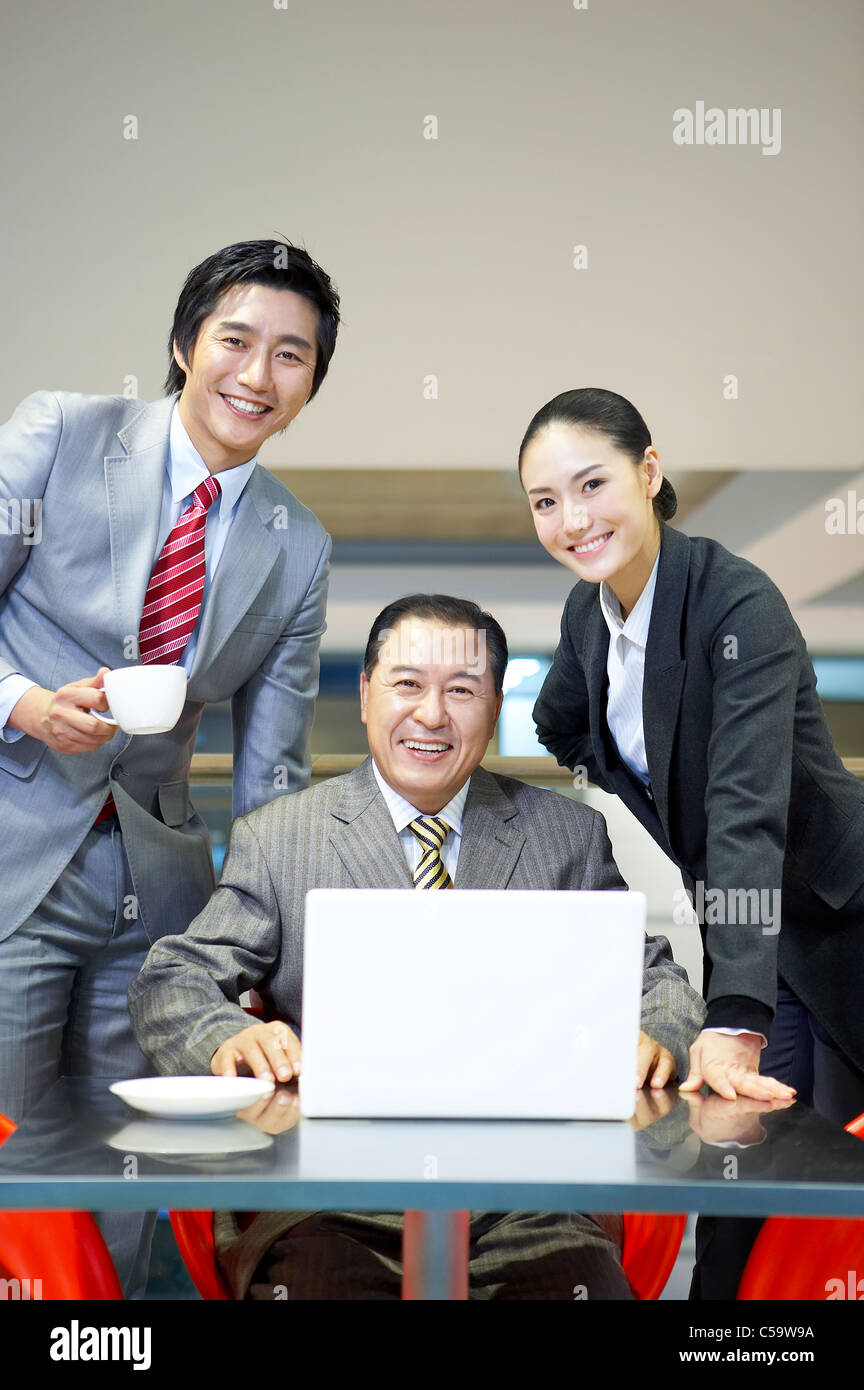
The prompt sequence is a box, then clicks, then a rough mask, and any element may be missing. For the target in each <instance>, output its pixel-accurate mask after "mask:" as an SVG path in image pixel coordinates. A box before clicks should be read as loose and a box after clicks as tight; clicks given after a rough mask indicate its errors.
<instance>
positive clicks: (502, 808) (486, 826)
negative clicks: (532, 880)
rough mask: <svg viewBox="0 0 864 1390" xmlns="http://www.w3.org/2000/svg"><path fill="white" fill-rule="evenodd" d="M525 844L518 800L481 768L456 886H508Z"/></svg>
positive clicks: (465, 824) (473, 789)
mask: <svg viewBox="0 0 864 1390" xmlns="http://www.w3.org/2000/svg"><path fill="white" fill-rule="evenodd" d="M524 844H525V835H524V833H523V831H522V830H521V828H520V824H519V812H518V810H517V807H516V805H515V803H514V802H513V801H512V799H511V798H510V797H509V796H508V795H507V793H506V792H505V791H504V790H503V788H502V787H501V786H500V784H499V783H498V782H496V780H495V778H494V777H493V776H492V775H491V773H488V772H487V771H486V770H485V768H482V767H478V768H477V769H476V771H475V772H474V773H473V774H472V777H471V785H470V787H469V789H468V799H467V801H466V802H465V816H464V819H463V821H462V844H461V846H460V849H459V863H458V864H457V866H456V878H455V880H454V883H453V887H454V888H506V887H507V885H508V884H509V882H510V879H511V878H512V876H513V870H514V869H515V868H516V863H517V861H518V859H519V855H520V854H521V853H522V846H523V845H524Z"/></svg>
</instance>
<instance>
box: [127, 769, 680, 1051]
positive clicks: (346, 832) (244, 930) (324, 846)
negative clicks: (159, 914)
mask: <svg viewBox="0 0 864 1390" xmlns="http://www.w3.org/2000/svg"><path fill="white" fill-rule="evenodd" d="M411 886H412V882H411V875H410V873H409V871H408V866H407V863H406V860H405V855H404V852H403V849H402V845H401V843H400V841H399V837H398V835H397V834H396V831H395V829H394V826H393V821H392V819H391V816H390V812H389V811H388V809H387V804H386V802H385V801H384V798H383V796H382V795H381V792H380V790H379V788H378V784H377V782H376V780H375V776H374V773H373V771H372V762H371V759H367V760H366V761H365V762H364V763H363V764H361V766H360V767H359V768H357V769H356V771H354V772H351V773H349V774H348V775H347V776H345V777H336V778H334V779H333V780H332V781H330V782H324V783H322V784H321V785H319V786H316V787H312V788H311V789H310V790H308V791H304V792H300V793H298V794H297V795H296V796H290V797H284V798H281V799H280V800H278V801H274V802H272V803H271V804H270V805H269V806H263V807H261V808H260V810H257V811H254V812H253V813H252V814H251V815H249V816H245V817H244V818H243V819H242V820H239V821H237V822H236V823H235V825H234V827H233V829H232V832H231V844H230V848H229V853H228V856H227V858H226V861H225V867H224V870H223V874H222V881H221V883H220V885H219V887H218V888H217V889H216V892H215V893H214V895H213V897H212V898H211V899H210V902H209V903H208V904H207V906H206V908H205V909H204V911H203V912H202V913H201V915H200V916H199V917H198V918H196V920H195V921H194V922H193V923H192V924H191V926H190V927H189V929H188V930H187V931H186V932H185V933H184V934H183V935H182V936H172V937H165V938H163V939H162V940H161V941H159V942H158V943H157V944H156V945H155V946H154V947H153V948H152V949H151V951H150V954H149V955H148V957H147V960H146V962H145V964H144V967H143V969H142V971H141V973H140V975H139V976H138V977H137V979H136V980H134V981H133V982H132V986H131V988H130V991H129V1002H130V1006H131V1011H132V1022H133V1025H134V1027H135V1032H136V1034H137V1036H138V1040H139V1042H140V1044H141V1047H142V1048H143V1050H144V1052H146V1053H147V1055H148V1056H149V1057H150V1059H151V1060H152V1061H153V1063H154V1064H155V1066H156V1067H157V1068H158V1070H159V1071H160V1072H162V1073H166V1074H171V1073H181V1074H182V1073H197V1072H204V1073H208V1072H209V1070H210V1059H211V1057H212V1056H213V1053H214V1052H215V1051H216V1049H217V1047H219V1045H220V1044H221V1043H223V1042H224V1041H225V1040H226V1038H229V1037H231V1036H232V1035H233V1034H234V1033H237V1032H239V1031H240V1030H241V1029H243V1028H246V1027H248V1025H249V1018H248V1015H247V1014H245V1013H244V1012H243V1010H242V1009H241V1007H240V1004H239V999H240V995H241V994H242V993H243V992H244V991H245V990H247V989H256V990H258V992H259V993H260V994H261V995H262V997H263V998H264V1001H265V1016H266V1017H280V1018H283V1019H284V1020H285V1021H286V1022H287V1023H289V1024H290V1026H291V1027H292V1028H293V1029H295V1031H296V1032H298V1033H299V1032H300V1023H301V1017H300V1009H301V992H302V964H303V915H304V907H305V898H306V893H307V892H308V890H309V889H310V888H411ZM625 886H626V885H625V884H624V882H623V880H622V878H621V876H620V874H619V873H618V870H617V868H616V866H615V861H614V860H613V858H612V849H611V846H610V844H609V839H608V836H607V834H606V826H605V822H604V820H603V817H602V816H601V815H600V814H599V812H597V811H593V810H591V809H590V808H589V807H587V806H582V805H580V804H578V803H577V802H574V801H570V800H568V799H567V798H566V797H563V796H560V795H559V794H558V793H557V792H550V791H543V790H540V789H539V788H537V787H529V786H527V785H526V784H525V783H524V782H516V781H514V780H513V779H512V778H509V777H497V776H493V775H492V774H490V773H488V772H486V771H485V770H484V769H483V768H478V769H477V771H476V772H475V773H474V774H473V776H472V778H471V785H470V789H469V793H468V798H467V801H466V805H465V817H464V821H463V825H462V844H461V848H460V851H459V864H458V868H457V872H456V878H455V881H454V884H453V887H454V889H455V890H457V891H458V890H460V889H469V890H470V889H478V888H523V889H525V888H546V889H574V888H585V889H588V888H592V889H605V888H612V889H614V888H623V887H625ZM526 950H530V940H529V941H528V942H526ZM703 1014H704V1005H703V1003H702V1000H701V999H700V998H699V995H698V994H697V993H696V992H695V990H693V989H691V988H690V986H689V985H688V984H687V976H686V974H685V972H684V971H683V970H682V969H681V967H680V966H677V965H676V964H675V963H674V961H673V959H672V955H671V952H670V950H669V943H668V942H667V941H666V940H665V938H664V937H653V938H651V937H648V938H646V944H645V972H644V980H643V1002H642V1027H643V1028H644V1030H645V1031H646V1032H647V1033H650V1034H651V1036H652V1037H653V1038H655V1039H656V1040H657V1041H658V1042H660V1043H662V1044H663V1046H664V1047H667V1048H668V1049H669V1051H670V1052H671V1053H672V1054H673V1056H674V1057H675V1060H676V1062H677V1064H678V1070H679V1073H680V1074H681V1075H682V1076H684V1075H686V1073H687V1051H688V1048H689V1046H690V1043H691V1042H692V1041H693V1039H694V1038H695V1036H696V1034H697V1032H698V1031H699V1029H700V1027H701V1024H702V1017H703Z"/></svg>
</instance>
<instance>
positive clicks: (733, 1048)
mask: <svg viewBox="0 0 864 1390" xmlns="http://www.w3.org/2000/svg"><path fill="white" fill-rule="evenodd" d="M761 1051H762V1037H761V1035H760V1034H759V1033H739V1034H737V1035H733V1034H729V1033H715V1032H712V1031H711V1030H710V1029H708V1030H707V1031H705V1032H702V1033H700V1034H699V1036H698V1038H697V1039H696V1041H695V1042H694V1044H693V1046H692V1047H691V1049H690V1073H689V1075H688V1077H687V1080H686V1081H685V1082H684V1083H683V1085H682V1086H681V1087H680V1089H681V1090H682V1091H685V1092H687V1091H698V1090H699V1088H700V1087H701V1086H702V1085H703V1084H707V1085H708V1086H710V1087H711V1089H712V1091H716V1092H717V1094H718V1095H719V1096H722V1097H723V1098H724V1100H735V1098H736V1096H750V1097H751V1098H752V1099H753V1100H793V1099H794V1097H795V1091H794V1089H793V1088H792V1087H791V1086H785V1085H784V1084H783V1082H782V1081H775V1079H774V1077H773V1076H760V1074H759V1056H760V1053H761Z"/></svg>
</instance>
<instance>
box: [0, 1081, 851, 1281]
mask: <svg viewBox="0 0 864 1390" xmlns="http://www.w3.org/2000/svg"><path fill="white" fill-rule="evenodd" d="M109 1084H110V1081H109V1080H101V1079H97V1080H93V1079H86V1080H85V1079H71V1078H65V1079H63V1080H61V1081H59V1082H58V1083H57V1084H56V1085H55V1086H54V1087H53V1088H52V1090H51V1091H50V1092H49V1093H48V1094H47V1095H46V1097H45V1098H44V1099H43V1101H42V1102H41V1103H40V1104H39V1105H38V1106H37V1107H36V1108H35V1109H34V1110H33V1111H32V1113H31V1114H30V1115H28V1116H27V1118H26V1119H25V1120H24V1121H23V1122H22V1124H21V1125H20V1126H19V1128H18V1129H17V1131H16V1132H15V1133H14V1134H13V1135H11V1137H10V1138H9V1139H8V1140H7V1141H6V1143H5V1144H3V1146H2V1147H0V1208H15V1207H19V1208H26V1207H31V1208H73V1209H82V1210H100V1211H106V1210H132V1211H141V1210H145V1209H151V1210H152V1209H156V1208H159V1207H169V1208H175V1209H179V1210H183V1209H186V1210H195V1209H201V1208H205V1209H214V1208H228V1209H233V1210H238V1211H239V1210H244V1211H249V1210H253V1211H264V1210H267V1211H280V1210H286V1211H295V1212H296V1211H309V1212H314V1211H324V1210H339V1211H352V1210H356V1211H400V1212H406V1213H408V1214H409V1215H408V1217H407V1219H406V1224H405V1235H404V1265H405V1270H406V1278H409V1277H410V1280H411V1284H412V1290H413V1292H412V1294H411V1296H413V1297H421V1298H426V1299H430V1298H431V1299H440V1298H447V1297H452V1296H457V1297H458V1296H464V1288H465V1286H466V1279H467V1213H468V1211H469V1210H483V1211H560V1212H566V1211H582V1212H599V1211H609V1212H623V1211H648V1212H687V1211H699V1212H703V1213H705V1214H713V1215H729V1216H732V1215H738V1216H767V1215H770V1214H779V1215H785V1214H790V1215H797V1216H805V1215H809V1216H816V1215H819V1216H860V1217H864V1143H862V1141H861V1140H860V1139H858V1138H855V1137H853V1136H852V1135H850V1134H847V1133H845V1132H844V1131H843V1130H842V1129H841V1128H840V1127H839V1126H838V1125H836V1124H833V1123H832V1122H830V1121H828V1120H826V1119H824V1118H822V1117H821V1116H819V1115H817V1114H815V1113H814V1112H813V1111H810V1110H808V1109H806V1108H805V1107H804V1106H802V1105H798V1104H793V1105H789V1106H782V1105H780V1106H777V1107H775V1108H772V1107H771V1106H770V1105H768V1104H766V1103H763V1102H753V1101H724V1100H721V1099H720V1098H719V1097H717V1096H713V1095H712V1096H705V1095H698V1096H695V1097H692V1098H690V1099H685V1098H684V1097H682V1096H680V1095H679V1094H678V1092H677V1090H675V1089H674V1088H673V1089H670V1090H668V1091H666V1092H660V1093H659V1094H657V1095H656V1096H655V1095H651V1094H648V1093H645V1092H642V1093H640V1095H639V1096H638V1097H637V1110H636V1114H635V1116H634V1119H633V1120H632V1121H631V1122H629V1123H620V1122H609V1121H603V1122H590V1121H536V1120H531V1121H512V1120H507V1121H495V1120H483V1121H466V1120H450V1121H443V1120H426V1121H418V1120H401V1121H399V1120H307V1119H302V1118H300V1116H299V1112H298V1108H297V1101H296V1093H294V1092H293V1091H291V1090H290V1089H286V1088H280V1089H279V1092H278V1093H277V1095H275V1096H274V1097H272V1098H271V1099H270V1100H269V1101H266V1102H261V1103H259V1105H258V1106H255V1107H250V1109H249V1110H248V1111H244V1112H241V1117H240V1118H232V1119H227V1120H195V1121H191V1120H157V1119H152V1118H148V1117H146V1116H143V1115H141V1114H139V1113H137V1112H134V1111H132V1110H130V1109H129V1108H128V1107H127V1106H126V1105H125V1104H124V1103H123V1102H122V1101H121V1100H119V1099H118V1098H117V1097H115V1096H113V1095H111V1093H110V1092H109V1090H108V1086H109Z"/></svg>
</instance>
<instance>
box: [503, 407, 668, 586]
mask: <svg viewBox="0 0 864 1390" xmlns="http://www.w3.org/2000/svg"><path fill="white" fill-rule="evenodd" d="M662 481H663V473H662V471H661V468H660V463H659V460H658V458H657V451H656V450H655V449H653V448H648V449H646V450H645V453H644V455H643V458H642V460H641V462H640V463H639V464H638V466H637V465H635V464H634V463H633V460H632V459H631V458H630V457H629V455H627V454H625V453H623V452H622V451H621V450H620V449H616V448H615V446H614V444H612V443H611V442H610V441H609V440H608V439H607V438H606V437H605V436H604V435H602V434H600V433H598V432H597V431H596V430H582V429H577V428H575V427H573V426H571V425H552V426H550V427H549V428H548V429H545V430H542V431H541V432H540V434H538V435H537V436H536V437H535V438H534V439H533V440H532V441H531V443H530V444H529V445H528V446H527V448H526V449H525V453H524V455H523V458H522V486H523V487H524V489H525V492H526V493H527V495H528V501H529V503H530V505H531V515H532V518H533V520H534V529H535V530H536V532H537V537H538V539H539V541H540V544H541V545H542V546H543V548H544V549H545V550H548V552H549V554H550V555H551V556H552V558H553V559H555V560H557V561H558V562H559V564H562V565H566V566H567V568H568V569H571V570H573V572H574V574H577V575H578V576H579V578H580V579H587V580H588V581H589V583H592V584H599V583H600V582H601V580H605V581H606V582H607V583H608V584H609V586H610V588H611V589H612V590H613V592H614V593H615V594H616V596H617V597H618V599H619V601H620V603H621V606H622V608H623V609H624V610H625V612H629V611H630V609H631V608H632V607H633V605H634V603H635V602H636V599H637V598H638V597H639V594H640V593H641V592H642V589H643V588H644V587H645V584H646V582H647V580H648V577H649V575H650V573H651V570H652V568H653V566H654V561H655V559H656V558H657V550H658V547H659V545H660V527H659V524H658V522H657V519H656V517H655V516H654V508H653V504H652V499H653V498H654V497H656V496H657V493H658V492H659V490H660V484H661V483H662Z"/></svg>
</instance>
